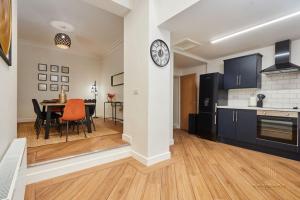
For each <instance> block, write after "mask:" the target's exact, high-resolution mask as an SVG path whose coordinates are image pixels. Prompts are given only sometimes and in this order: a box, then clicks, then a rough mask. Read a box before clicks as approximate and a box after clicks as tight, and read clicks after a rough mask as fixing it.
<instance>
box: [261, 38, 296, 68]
mask: <svg viewBox="0 0 300 200" xmlns="http://www.w3.org/2000/svg"><path fill="white" fill-rule="evenodd" d="M296 71H300V66H298V65H295V64H293V63H291V41H290V40H285V41H281V42H277V43H276V44H275V65H272V66H271V67H268V68H266V69H264V70H262V71H261V73H264V74H276V73H287V72H296Z"/></svg>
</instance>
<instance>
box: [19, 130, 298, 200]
mask: <svg viewBox="0 0 300 200" xmlns="http://www.w3.org/2000/svg"><path fill="white" fill-rule="evenodd" d="M174 140H175V144H174V145H173V146H171V148H170V150H171V153H172V157H171V159H170V160H168V161H164V162H161V163H158V164H156V165H153V166H150V167H146V166H144V165H142V164H140V163H139V162H138V161H136V160H134V159H133V158H126V159H122V160H118V161H115V162H112V163H107V164H104V165H100V166H96V167H93V168H89V169H86V170H82V171H79V172H75V173H72V174H67V175H64V176H61V177H57V178H53V179H50V180H45V181H42V182H39V183H35V184H31V185H27V187H26V196H25V199H26V200H39V199H43V200H48V199H65V200H68V199H73V200H75V199H87V200H89V199H110V200H120V199H122V200H123V199H126V200H139V199H153V200H157V199H162V200H182V199H184V200H192V199H204V200H206V199H214V200H231V199H232V200H233V199H241V200H247V199H249V200H254V199H255V200H273V199H274V200H277V199H278V200H279V199H280V200H281V199H283V200H297V199H298V200H299V199H300V162H297V161H293V160H289V159H285V158H281V157H276V156H272V155H268V154H264V153H260V152H255V151H251V150H247V149H243V148H239V147H234V146H230V145H226V144H222V143H217V142H212V141H208V140H204V139H200V138H197V137H195V136H191V135H189V134H187V133H186V132H185V131H181V130H175V132H174Z"/></svg>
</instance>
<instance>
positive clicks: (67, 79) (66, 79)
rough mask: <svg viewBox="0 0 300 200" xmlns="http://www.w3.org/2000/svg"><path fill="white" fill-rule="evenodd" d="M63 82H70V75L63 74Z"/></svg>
mask: <svg viewBox="0 0 300 200" xmlns="http://www.w3.org/2000/svg"><path fill="white" fill-rule="evenodd" d="M61 82H63V83H69V77H68V76H61Z"/></svg>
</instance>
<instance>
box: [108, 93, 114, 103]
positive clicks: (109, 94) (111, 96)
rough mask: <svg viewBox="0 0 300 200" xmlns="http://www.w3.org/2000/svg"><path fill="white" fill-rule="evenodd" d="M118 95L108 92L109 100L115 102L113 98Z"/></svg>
mask: <svg viewBox="0 0 300 200" xmlns="http://www.w3.org/2000/svg"><path fill="white" fill-rule="evenodd" d="M115 96H116V95H115V94H113V93H107V101H108V102H113V99H114V97H115Z"/></svg>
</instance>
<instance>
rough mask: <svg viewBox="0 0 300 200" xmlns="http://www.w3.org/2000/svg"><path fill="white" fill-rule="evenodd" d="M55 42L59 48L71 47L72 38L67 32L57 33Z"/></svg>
mask: <svg viewBox="0 0 300 200" xmlns="http://www.w3.org/2000/svg"><path fill="white" fill-rule="evenodd" d="M54 43H55V45H56V46H57V47H58V48H61V49H69V48H70V47H71V38H70V37H69V36H68V35H67V34H65V33H57V34H56V35H55V37H54Z"/></svg>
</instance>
